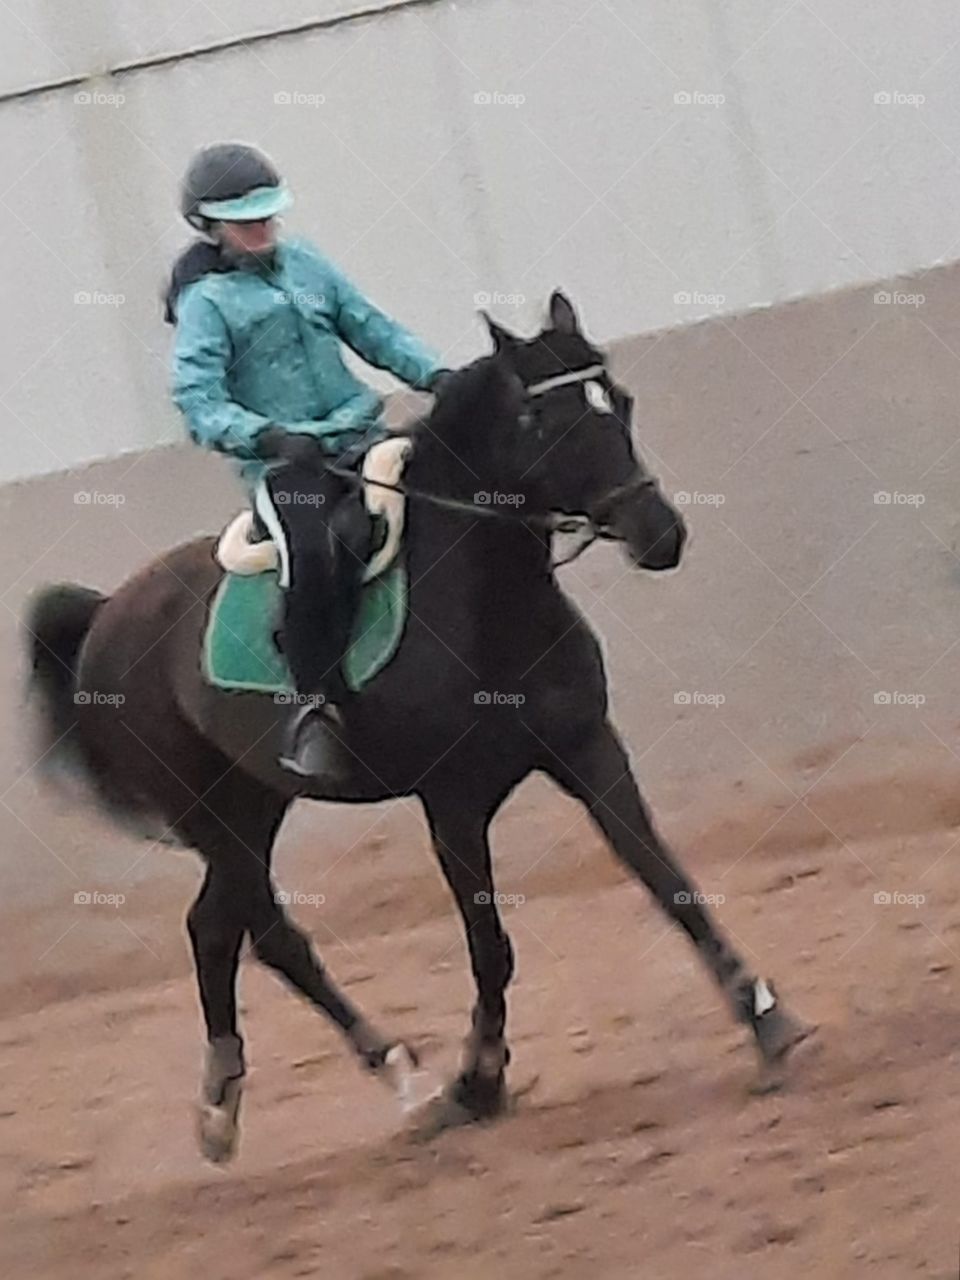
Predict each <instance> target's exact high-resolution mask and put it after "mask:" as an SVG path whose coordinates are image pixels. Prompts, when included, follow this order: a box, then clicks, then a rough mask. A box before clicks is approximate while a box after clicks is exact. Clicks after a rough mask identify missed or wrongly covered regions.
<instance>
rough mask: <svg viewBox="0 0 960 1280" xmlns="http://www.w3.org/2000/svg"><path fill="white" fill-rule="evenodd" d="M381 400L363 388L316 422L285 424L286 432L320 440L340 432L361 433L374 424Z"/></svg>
mask: <svg viewBox="0 0 960 1280" xmlns="http://www.w3.org/2000/svg"><path fill="white" fill-rule="evenodd" d="M382 409H383V400H382V399H381V398H380V396H378V395H377V393H376V392H375V391H373V390H371V388H370V387H364V388H363V389H362V390H361V391H358V392H357V394H356V395H354V396H351V397H350V398H349V400H345V401H344V402H343V404H341V405H339V406H338V407H337V408H336V409H334V410H333V412H332V413H328V414H327V416H326V417H325V418H319V419H317V420H316V421H312V420H308V421H306V422H289V423H285V424H284V425H285V428H286V430H287V431H291V432H293V433H294V434H297V435H311V436H317V437H319V438H322V437H323V436H326V435H333V434H336V433H338V432H341V431H361V430H364V429H365V428H366V427H369V426H371V425H372V424H373V423H374V422H376V421H377V420H378V419H379V417H380V413H381V410H382Z"/></svg>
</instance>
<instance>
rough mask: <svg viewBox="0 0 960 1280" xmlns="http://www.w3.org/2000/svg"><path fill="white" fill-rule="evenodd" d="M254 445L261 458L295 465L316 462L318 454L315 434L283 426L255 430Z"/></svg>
mask: <svg viewBox="0 0 960 1280" xmlns="http://www.w3.org/2000/svg"><path fill="white" fill-rule="evenodd" d="M255 445H256V450H257V454H258V455H259V456H260V457H261V458H264V459H274V458H276V459H279V460H281V461H283V462H289V463H292V464H293V465H295V466H297V465H304V464H307V463H312V462H316V461H317V459H318V457H319V456H320V446H319V444H318V442H317V438H316V436H312V435H309V434H307V433H306V432H304V431H284V429H283V427H276V426H270V427H264V429H263V430H262V431H259V432H257V437H256V441H255Z"/></svg>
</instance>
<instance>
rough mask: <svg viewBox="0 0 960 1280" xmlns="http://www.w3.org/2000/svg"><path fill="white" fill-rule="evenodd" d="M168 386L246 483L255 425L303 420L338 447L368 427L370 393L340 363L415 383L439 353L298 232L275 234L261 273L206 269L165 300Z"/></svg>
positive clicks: (373, 403)
mask: <svg viewBox="0 0 960 1280" xmlns="http://www.w3.org/2000/svg"><path fill="white" fill-rule="evenodd" d="M176 319H177V336H176V344H175V350H174V365H173V398H174V400H175V402H176V404H177V406H178V407H179V408H180V410H181V411H182V413H183V415H184V418H185V419H186V422H187V427H188V429H189V432H190V435H191V437H192V439H193V440H195V441H196V443H197V444H202V445H206V446H207V447H208V448H211V449H217V450H219V451H220V452H222V453H226V454H229V455H230V456H231V457H233V458H234V459H235V460H236V461H237V462H238V463H239V466H240V470H241V474H242V476H243V478H244V480H245V481H246V482H247V483H248V484H250V485H252V484H254V483H255V482H256V480H257V479H258V478H259V477H260V475H261V474H262V472H263V469H264V464H263V462H262V461H261V460H260V459H259V458H258V457H257V454H256V449H255V446H254V438H255V436H256V435H257V433H258V432H259V431H261V430H263V428H264V427H267V426H270V425H274V426H279V427H283V428H285V429H286V430H287V431H295V432H305V433H307V434H309V435H314V436H317V437H318V438H319V439H321V440H323V441H324V442H325V443H328V444H329V451H330V452H334V453H340V452H342V451H343V449H345V448H347V447H349V446H350V445H351V444H354V443H357V442H358V441H360V440H361V439H362V438H363V437H365V436H367V437H368V436H370V435H371V434H373V435H376V429H377V424H378V423H379V420H380V414H381V411H382V408H383V401H382V399H381V397H380V396H379V395H378V394H377V393H376V392H375V391H373V390H372V389H371V388H370V387H368V386H367V385H366V384H365V383H363V382H361V381H360V380H359V379H358V378H357V377H355V376H354V374H353V373H351V371H350V370H349V369H348V368H347V366H346V364H345V363H344V360H343V356H342V354H341V342H345V343H346V344H347V345H348V346H349V347H351V348H352V350H354V351H355V352H356V353H357V354H358V355H359V356H362V357H363V359H364V360H366V361H367V363H368V364H372V365H375V366H376V367H377V368H378V369H386V370H388V371H389V372H390V373H392V374H394V375H395V376H396V377H397V378H399V379H400V380H401V381H402V382H405V383H406V384H407V385H408V386H411V387H415V388H418V389H423V390H426V389H428V388H429V387H430V385H431V383H432V382H433V379H434V378H435V377H436V375H437V373H439V372H440V369H441V367H442V366H441V364H440V361H439V359H438V358H437V357H436V356H435V355H434V354H433V352H431V351H430V350H428V349H427V348H426V347H425V346H423V345H422V343H420V341H419V340H418V339H417V338H415V337H414V336H413V334H411V333H409V332H408V331H407V330H406V329H404V328H403V327H402V326H401V325H399V324H397V323H396V321H394V320H391V319H390V318H389V316H386V315H384V314H383V312H382V311H379V310H378V309H377V308H376V307H375V306H374V305H373V303H371V302H369V301H368V300H367V299H366V298H365V297H364V296H363V294H362V293H360V292H359V290H358V289H356V288H355V287H354V286H353V285H352V284H351V283H350V281H349V280H347V279H346V277H345V276H344V275H342V274H341V272H340V271H338V270H337V268H336V267H335V266H333V264H332V263H330V262H328V261H327V260H326V259H325V258H324V257H322V256H321V255H320V254H319V253H318V252H317V251H316V250H315V249H314V248H313V247H312V246H311V245H309V244H305V243H303V242H302V241H297V240H286V241H281V243H280V244H279V245H278V247H277V254H276V259H275V264H274V269H273V271H272V272H271V273H270V274H266V273H263V274H261V273H259V272H256V271H251V270H236V271H218V272H211V273H210V274H208V275H205V276H203V277H202V278H201V279H199V280H196V281H194V282H193V283H192V284H189V285H188V286H187V287H186V288H185V289H184V290H183V293H182V295H181V297H180V298H179V300H178V303H177V308H176Z"/></svg>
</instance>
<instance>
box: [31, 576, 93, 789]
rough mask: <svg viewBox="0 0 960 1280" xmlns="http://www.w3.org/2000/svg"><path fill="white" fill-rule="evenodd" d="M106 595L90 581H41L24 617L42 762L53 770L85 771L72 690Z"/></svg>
mask: <svg viewBox="0 0 960 1280" xmlns="http://www.w3.org/2000/svg"><path fill="white" fill-rule="evenodd" d="M106 599H107V597H106V596H104V595H101V594H100V592H99V591H91V590H90V589H89V588H87V587H79V586H74V585H72V584H68V583H63V584H58V585H57V586H51V587H43V588H42V589H41V590H40V591H38V592H37V593H36V594H35V595H34V596H33V598H32V600H31V601H30V605H29V608H28V612H27V617H26V623H25V627H26V632H27V649H28V653H29V658H30V673H29V676H28V678H27V683H28V693H29V696H30V701H31V703H32V704H33V710H34V724H35V729H36V734H37V741H36V746H37V757H38V763H39V765H40V768H41V769H42V770H43V771H44V772H45V773H47V774H49V775H60V776H62V772H63V771H67V772H70V773H85V772H86V769H85V767H84V764H83V758H82V750H81V747H80V741H79V736H78V733H77V715H76V711H77V708H76V703H75V701H74V694H75V693H76V689H77V667H78V660H79V657H80V649H81V646H82V645H83V642H84V640H85V639H86V636H87V633H88V631H89V630H90V627H91V625H92V623H93V619H94V618H95V616H96V614H97V611H98V610H99V608H100V606H101V605H102V604H104V603H105V602H106Z"/></svg>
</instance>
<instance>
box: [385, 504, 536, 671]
mask: <svg viewBox="0 0 960 1280" xmlns="http://www.w3.org/2000/svg"><path fill="white" fill-rule="evenodd" d="M411 505H412V510H411V512H410V517H409V534H410V537H409V556H410V578H411V583H412V584H413V585H414V589H415V590H416V594H417V599H416V601H415V602H412V607H413V608H414V610H415V612H416V614H417V616H418V617H419V618H420V620H421V621H422V622H423V623H424V625H425V626H427V627H429V628H430V629H431V630H433V631H435V632H436V633H437V634H439V635H442V636H446V637H451V642H452V643H455V644H456V646H457V651H458V653H459V656H460V657H461V658H463V659H464V660H468V661H470V662H471V665H473V666H476V664H477V663H482V664H484V665H485V664H486V663H487V662H490V661H493V662H497V661H498V660H499V656H500V654H501V652H504V653H505V652H509V651H510V650H515V649H516V645H517V638H518V636H519V635H520V634H522V633H524V632H525V631H526V630H527V629H528V627H527V624H528V622H529V620H530V616H531V612H532V611H533V612H534V613H535V612H536V611H537V610H538V608H539V607H541V606H542V605H543V603H544V602H545V601H546V600H548V599H549V598H550V597H551V596H555V595H556V594H557V593H558V588H557V586H556V583H555V582H554V581H553V579H552V577H551V575H550V548H549V545H548V544H547V542H546V541H545V540H544V539H543V537H542V536H541V535H540V534H538V533H537V532H536V531H535V530H534V529H532V528H530V527H529V526H527V525H524V524H522V523H521V522H520V521H518V520H513V519H496V518H495V517H493V516H491V515H486V514H480V515H477V514H475V513H473V512H471V511H469V510H466V511H450V510H446V509H444V508H441V507H436V506H433V505H431V504H429V503H427V502H417V501H415V500H414V502H413V503H412V504H411ZM418 583H419V584H420V585H419V587H418V586H417V584H418Z"/></svg>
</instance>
